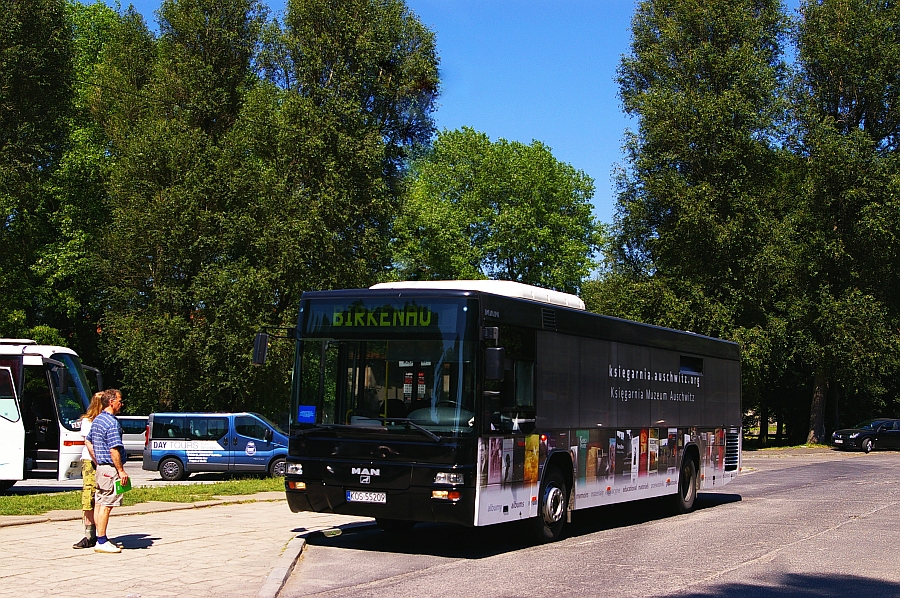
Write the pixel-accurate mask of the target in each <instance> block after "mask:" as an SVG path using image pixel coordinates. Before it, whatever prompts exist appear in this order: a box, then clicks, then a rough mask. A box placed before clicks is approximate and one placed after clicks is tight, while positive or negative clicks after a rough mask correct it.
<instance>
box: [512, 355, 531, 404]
mask: <svg viewBox="0 0 900 598" xmlns="http://www.w3.org/2000/svg"><path fill="white" fill-rule="evenodd" d="M515 385H516V407H534V362H533V361H524V360H518V361H516V365H515Z"/></svg>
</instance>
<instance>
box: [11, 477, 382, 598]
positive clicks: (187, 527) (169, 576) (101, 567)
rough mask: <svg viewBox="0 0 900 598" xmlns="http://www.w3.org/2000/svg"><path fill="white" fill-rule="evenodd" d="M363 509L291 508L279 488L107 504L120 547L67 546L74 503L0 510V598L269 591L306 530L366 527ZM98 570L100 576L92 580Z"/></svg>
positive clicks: (77, 525)
mask: <svg viewBox="0 0 900 598" xmlns="http://www.w3.org/2000/svg"><path fill="white" fill-rule="evenodd" d="M372 523H373V520H371V519H367V518H363V517H348V516H342V515H328V514H323V513H291V511H290V509H289V508H288V506H287V503H286V501H285V500H284V493H282V492H267V493H262V494H255V495H252V496H229V497H223V498H222V499H217V500H212V501H205V502H201V503H190V504H188V503H159V502H157V503H154V502H150V503H143V504H139V505H134V506H131V507H120V508H116V509H113V516H112V518H111V519H110V522H109V532H108V535H109V537H110V539H112V540H114V541H115V542H117V543H119V544H121V545H122V546H123V550H122V553H121V554H111V555H107V554H98V553H95V552H94V551H93V549H84V550H75V549H73V548H72V544H74V543H75V542H77V541H78V540H79V539H81V537H82V536H83V535H84V528H83V527H82V525H81V513H80V511H55V512H51V513H47V514H46V515H42V516H39V517H9V516H3V517H0V598H7V597H9V598H12V597H16V598H18V597H20V596H23V595H25V596H29V598H39V597H42V596H54V597H61V596H62V597H72V598H78V597H81V596H84V597H89V596H90V597H93V596H104V597H107V596H109V597H121V598H155V597H169V596H203V597H206V596H209V597H222V598H230V597H238V596H241V597H243V596H258V597H259V598H274V597H275V596H276V595H277V593H278V591H279V590H280V589H281V587H282V584H283V583H284V581H285V580H286V579H287V577H288V575H290V572H291V570H292V568H293V566H294V563H295V562H296V560H297V558H298V557H299V556H300V553H301V551H302V550H303V547H304V545H305V538H306V536H307V535H309V534H310V533H314V532H318V531H323V530H328V529H334V528H346V527H352V526H359V525H371V524H372ZM101 571H102V579H104V580H105V582H104V583H103V584H102V585H97V584H96V583H95V582H94V578H95V574H97V573H100V572H101Z"/></svg>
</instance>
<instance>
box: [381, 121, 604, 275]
mask: <svg viewBox="0 0 900 598" xmlns="http://www.w3.org/2000/svg"><path fill="white" fill-rule="evenodd" d="M408 186H409V190H408V194H407V198H406V204H405V209H404V213H403V215H402V217H401V218H400V219H399V220H398V223H397V227H396V234H397V242H396V258H395V259H396V262H397V263H398V264H399V266H400V272H399V274H400V275H401V276H403V277H405V278H410V279H425V280H429V279H460V278H497V279H502V280H514V281H517V282H523V283H526V284H533V285H537V286H542V287H545V288H553V289H558V290H562V291H568V292H576V291H578V289H580V287H581V283H582V281H583V280H584V279H585V278H586V277H587V276H588V275H589V273H590V271H591V269H592V268H593V267H594V261H593V259H592V258H593V254H594V252H595V250H596V249H597V247H598V246H599V243H600V236H601V231H600V228H599V226H598V224H597V222H596V221H595V219H594V217H593V216H592V215H591V204H590V199H591V197H592V196H593V193H594V184H593V181H592V180H591V178H590V177H588V176H587V175H586V174H584V173H583V172H581V171H577V170H575V169H574V168H573V167H572V166H570V165H569V164H564V163H562V162H559V161H558V160H556V159H555V158H554V157H553V155H552V154H551V152H550V149H549V148H548V147H546V146H545V145H543V144H542V143H540V142H538V141H534V142H533V143H532V144H531V145H525V144H522V143H518V142H514V141H513V142H510V141H506V140H504V139H500V140H498V141H497V142H495V143H492V142H491V140H490V139H489V138H488V137H487V135H485V134H484V133H479V132H477V131H475V130H473V129H470V128H463V129H461V130H457V131H443V132H441V133H439V134H438V136H437V139H436V140H435V142H434V145H433V147H432V148H431V149H430V150H429V151H428V152H427V153H425V154H424V155H423V156H422V157H421V158H419V159H417V160H416V161H415V162H414V164H413V167H412V171H411V173H410V177H409V183H408Z"/></svg>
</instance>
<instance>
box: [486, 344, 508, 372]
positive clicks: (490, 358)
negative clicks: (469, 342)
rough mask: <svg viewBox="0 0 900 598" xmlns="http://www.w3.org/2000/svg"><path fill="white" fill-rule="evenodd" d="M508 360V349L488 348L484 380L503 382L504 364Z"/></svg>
mask: <svg viewBox="0 0 900 598" xmlns="http://www.w3.org/2000/svg"><path fill="white" fill-rule="evenodd" d="M505 360H506V349H504V348H503V347H488V348H486V349H485V350H484V379H485V380H503V362H504V361H505Z"/></svg>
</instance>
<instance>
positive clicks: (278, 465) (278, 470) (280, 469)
mask: <svg viewBox="0 0 900 598" xmlns="http://www.w3.org/2000/svg"><path fill="white" fill-rule="evenodd" d="M269 475H270V476H272V477H273V478H279V477H284V457H278V458H277V459H275V460H274V461H272V464H271V465H269Z"/></svg>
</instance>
